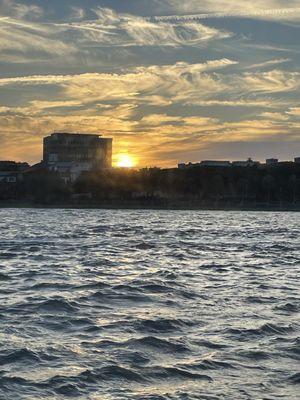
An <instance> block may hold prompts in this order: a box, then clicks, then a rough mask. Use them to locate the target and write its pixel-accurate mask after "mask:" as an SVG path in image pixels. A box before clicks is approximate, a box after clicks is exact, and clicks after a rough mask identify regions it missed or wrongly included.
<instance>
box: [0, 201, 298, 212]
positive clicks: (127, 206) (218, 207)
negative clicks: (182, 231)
mask: <svg viewBox="0 0 300 400" xmlns="http://www.w3.org/2000/svg"><path fill="white" fill-rule="evenodd" d="M0 208H35V209H104V210H118V209H120V210H170V211H171V210H182V211H184V210H186V211H189V210H191V211H197V210H199V211H273V212H274V211H275V212H276V211H278V212H280V211H281V212H284V211H294V212H300V204H282V205H279V204H261V203H256V204H228V203H226V204H225V203H218V204H193V203H190V202H170V203H161V204H151V203H150V204H144V203H138V202H101V203H99V202H95V203H94V202H76V203H72V202H67V203H51V204H49V203H31V202H16V201H10V202H0Z"/></svg>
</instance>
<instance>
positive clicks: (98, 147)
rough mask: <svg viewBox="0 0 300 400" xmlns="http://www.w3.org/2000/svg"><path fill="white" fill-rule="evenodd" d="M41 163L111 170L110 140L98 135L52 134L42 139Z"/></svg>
mask: <svg viewBox="0 0 300 400" xmlns="http://www.w3.org/2000/svg"><path fill="white" fill-rule="evenodd" d="M43 161H44V163H45V164H46V165H48V166H51V165H55V164H57V163H77V164H81V163H82V164H85V165H86V166H87V165H88V166H89V168H90V169H92V168H111V166H112V139H109V138H102V137H101V136H100V135H88V134H77V133H53V134H52V135H51V136H47V137H45V138H44V152H43Z"/></svg>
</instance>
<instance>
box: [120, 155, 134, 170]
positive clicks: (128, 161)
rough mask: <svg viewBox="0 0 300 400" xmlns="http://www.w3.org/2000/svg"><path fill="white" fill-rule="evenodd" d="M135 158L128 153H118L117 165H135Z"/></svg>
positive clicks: (124, 166) (123, 166)
mask: <svg viewBox="0 0 300 400" xmlns="http://www.w3.org/2000/svg"><path fill="white" fill-rule="evenodd" d="M135 164H136V163H135V160H134V158H133V157H131V156H130V155H129V154H119V155H118V157H117V163H116V165H117V167H120V168H132V167H134V166H135Z"/></svg>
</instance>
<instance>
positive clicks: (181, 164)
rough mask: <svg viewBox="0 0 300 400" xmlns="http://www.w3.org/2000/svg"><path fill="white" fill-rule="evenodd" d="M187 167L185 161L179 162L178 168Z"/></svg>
mask: <svg viewBox="0 0 300 400" xmlns="http://www.w3.org/2000/svg"><path fill="white" fill-rule="evenodd" d="M185 167H186V164H185V163H179V164H178V169H184V168H185Z"/></svg>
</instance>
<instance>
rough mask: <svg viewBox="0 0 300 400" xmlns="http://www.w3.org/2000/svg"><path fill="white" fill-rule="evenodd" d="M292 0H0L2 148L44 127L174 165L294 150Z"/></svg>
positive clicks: (299, 125)
mask: <svg viewBox="0 0 300 400" xmlns="http://www.w3.org/2000/svg"><path fill="white" fill-rule="evenodd" d="M299 38H300V0H251V1H247V0H63V1H61V0H23V1H14V0H0V159H5V160H8V159H11V160H17V161H28V162H30V163H35V162H39V161H40V160H41V157H42V138H43V137H44V136H46V135H48V134H49V133H52V132H54V131H56V132H80V133H81V132H82V133H97V134H101V135H103V136H106V137H112V138H113V139H114V157H115V158H116V157H117V156H118V154H120V153H122V154H123V153H125V154H126V153H127V154H129V155H131V156H133V157H134V158H135V160H136V162H137V165H138V166H141V167H144V166H161V167H172V166H175V165H177V163H179V162H188V161H192V162H196V161H200V160H206V159H218V160H239V159H246V158H248V157H252V158H254V159H256V160H264V159H265V158H270V157H278V158H280V159H282V160H289V159H293V158H294V157H296V156H300V45H299Z"/></svg>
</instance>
